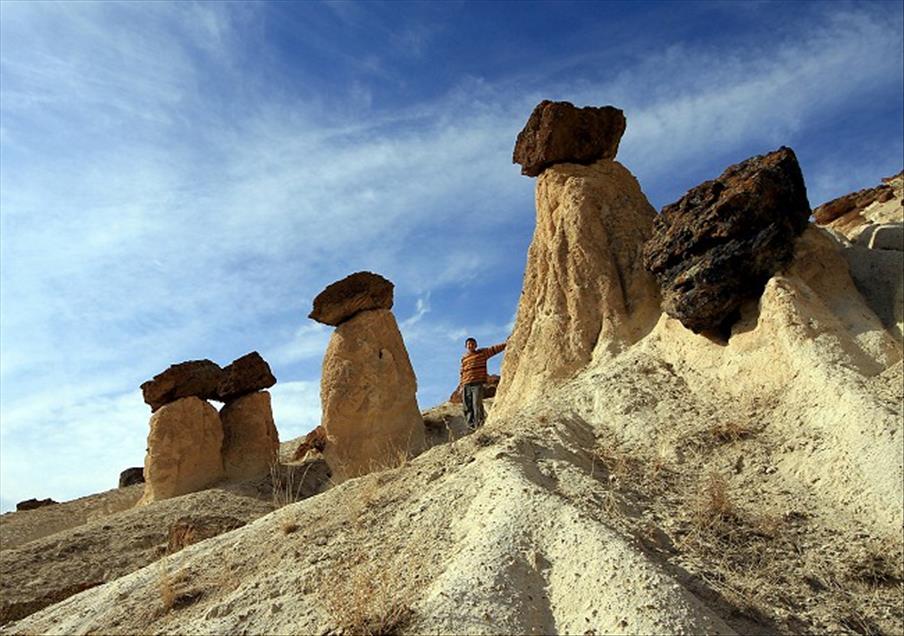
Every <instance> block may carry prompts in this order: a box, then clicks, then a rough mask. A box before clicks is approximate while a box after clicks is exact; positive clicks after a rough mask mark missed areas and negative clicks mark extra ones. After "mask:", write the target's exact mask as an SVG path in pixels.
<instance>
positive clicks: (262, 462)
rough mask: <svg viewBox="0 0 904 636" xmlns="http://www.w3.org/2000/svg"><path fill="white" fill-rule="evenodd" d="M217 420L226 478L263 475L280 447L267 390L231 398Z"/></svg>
mask: <svg viewBox="0 0 904 636" xmlns="http://www.w3.org/2000/svg"><path fill="white" fill-rule="evenodd" d="M271 377H272V376H271ZM220 421H221V422H222V423H223V468H224V470H225V473H226V478H227V479H233V480H241V479H251V478H253V477H260V476H262V475H266V474H267V473H268V472H269V471H270V466H271V465H272V464H273V463H274V462H276V460H277V454H278V450H279V434H278V433H277V432H276V425H275V424H274V423H273V411H272V409H271V407H270V393H268V392H267V391H258V392H255V393H249V394H247V395H243V396H242V397H240V398H237V399H235V400H232V401H230V402H229V403H227V404H226V406H224V407H223V408H222V409H221V410H220Z"/></svg>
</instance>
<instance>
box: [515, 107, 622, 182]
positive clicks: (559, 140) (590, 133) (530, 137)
mask: <svg viewBox="0 0 904 636" xmlns="http://www.w3.org/2000/svg"><path fill="white" fill-rule="evenodd" d="M625 125H626V122H625V114H624V113H623V112H622V111H621V110H619V109H618V108H615V107H614V106H602V107H594V106H587V107H586V108H577V107H575V106H574V105H573V104H571V103H569V102H551V101H549V100H543V101H542V102H540V103H539V104H537V107H536V108H534V112H533V113H531V116H530V119H528V120H527V124H525V126H524V129H523V130H522V131H521V132H520V133H518V139H517V141H515V151H514V153H513V154H512V163H518V164H521V174H525V175H527V176H529V177H536V176H537V175H538V174H540V173H541V172H543V171H544V170H545V169H546V168H548V167H549V166H551V165H553V164H556V163H580V164H584V165H587V164H591V163H594V162H595V161H599V160H600V159H614V158H615V154H616V153H617V152H618V144H619V142H620V141H621V138H622V135H623V134H625Z"/></svg>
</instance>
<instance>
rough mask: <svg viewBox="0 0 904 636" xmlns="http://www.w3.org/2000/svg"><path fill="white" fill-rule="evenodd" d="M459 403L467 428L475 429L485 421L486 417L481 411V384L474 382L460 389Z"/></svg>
mask: <svg viewBox="0 0 904 636" xmlns="http://www.w3.org/2000/svg"><path fill="white" fill-rule="evenodd" d="M461 403H462V406H464V409H465V419H466V420H467V422H468V426H469V427H471V428H477V427H478V426H480V425H481V424H483V421H484V420H485V419H486V417H487V415H486V413H485V412H484V410H483V383H482V382H475V383H474V384H466V385H464V386H463V387H462V388H461Z"/></svg>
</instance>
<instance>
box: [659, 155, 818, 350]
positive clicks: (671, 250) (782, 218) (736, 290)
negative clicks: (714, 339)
mask: <svg viewBox="0 0 904 636" xmlns="http://www.w3.org/2000/svg"><path fill="white" fill-rule="evenodd" d="M809 215H810V204H809V202H808V201H807V190H806V187H805V186H804V180H803V175H802V174H801V171H800V166H798V164H797V158H796V157H795V156H794V152H793V151H792V150H791V149H790V148H785V147H782V148H780V149H779V150H776V151H775V152H771V153H769V154H767V155H762V156H757V157H752V158H750V159H747V160H746V161H743V162H742V163H739V164H736V165H733V166H730V167H729V168H727V169H726V170H725V172H723V173H722V174H721V175H720V176H719V177H718V178H717V179H714V180H712V181H706V182H704V183H702V184H700V185H698V186H696V187H695V188H693V189H691V190H690V191H689V192H688V193H687V194H686V195H684V197H682V198H681V199H680V200H678V201H676V202H675V203H672V204H671V205H667V206H665V207H664V208H663V209H662V213H661V214H660V215H658V216H657V217H656V222H655V224H654V230H653V236H652V237H651V238H650V240H649V241H648V242H647V244H646V245H645V246H644V264H645V265H646V267H647V269H648V270H649V271H650V272H652V273H653V274H654V275H655V276H656V280H657V281H658V282H659V285H660V287H661V289H662V309H663V310H664V311H665V312H666V313H667V314H668V315H670V316H672V317H673V318H677V319H678V320H680V321H681V323H682V324H683V325H684V326H685V327H687V328H688V329H691V330H692V331H695V332H700V331H703V330H715V329H720V328H725V327H726V326H728V325H730V323H731V322H733V319H734V318H735V317H736V316H735V312H736V311H737V309H738V307H740V305H741V303H742V302H743V301H744V300H746V299H748V298H756V297H758V296H759V295H760V294H761V293H762V291H763V287H764V286H765V284H766V281H767V280H769V277H770V276H772V275H773V274H774V273H775V272H777V271H778V270H779V269H781V268H782V267H783V266H785V265H787V264H788V262H789V261H790V260H791V255H792V254H793V251H794V241H795V239H796V238H797V236H798V235H799V234H800V233H801V232H802V231H803V230H804V228H805V227H806V226H807V219H808V217H809Z"/></svg>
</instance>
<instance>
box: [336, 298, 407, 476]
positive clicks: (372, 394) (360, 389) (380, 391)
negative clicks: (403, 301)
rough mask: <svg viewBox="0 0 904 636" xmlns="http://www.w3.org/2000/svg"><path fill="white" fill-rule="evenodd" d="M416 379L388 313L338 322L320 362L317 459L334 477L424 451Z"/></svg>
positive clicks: (373, 312)
mask: <svg viewBox="0 0 904 636" xmlns="http://www.w3.org/2000/svg"><path fill="white" fill-rule="evenodd" d="M416 391H417V380H416V378H415V375H414V369H412V367H411V361H410V360H409V359H408V352H407V351H406V349H405V344H404V342H403V341H402V334H401V333H400V332H399V327H398V324H396V320H395V317H394V316H393V315H392V312H391V311H389V310H387V309H375V310H370V311H364V312H361V313H358V314H357V315H356V316H354V317H353V318H351V319H350V320H347V321H345V322H342V324H340V325H339V326H338V327H337V328H336V331H335V332H334V333H333V335H332V337H331V338H330V342H329V345H328V346H327V350H326V353H325V355H324V357H323V371H322V374H321V380H320V401H321V404H322V407H323V418H322V420H321V421H322V422H323V429H324V432H325V433H326V436H327V443H326V446H325V448H324V451H323V454H324V457H325V459H326V460H327V463H328V464H329V465H330V468H331V469H332V471H333V473H334V475H336V476H338V478H345V477H353V476H357V475H361V474H364V473H367V472H370V471H372V470H375V469H378V468H385V467H387V466H391V465H395V464H397V463H398V462H400V461H402V460H403V459H404V458H405V457H407V456H408V455H409V454H412V453H417V452H419V451H420V450H421V449H422V448H423V446H424V423H423V420H422V419H421V414H420V411H419V410H418V406H417V400H416V398H415V393H416Z"/></svg>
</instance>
